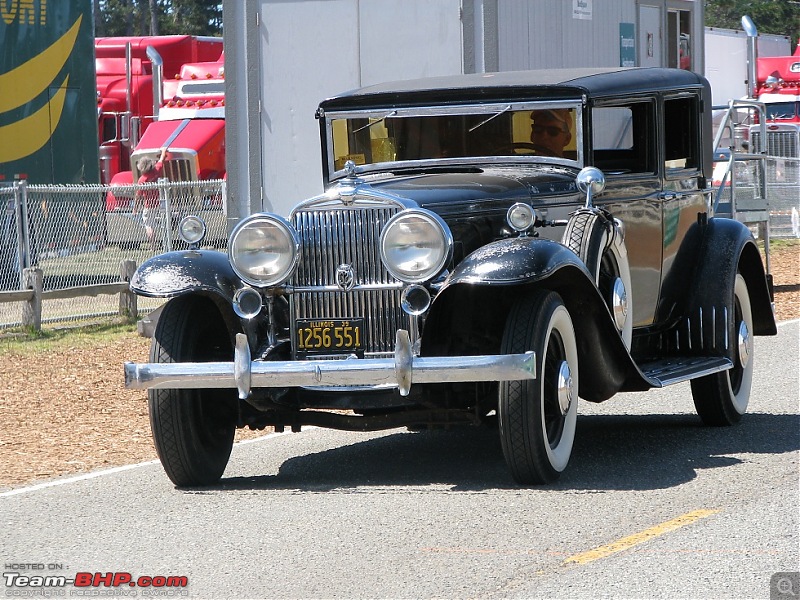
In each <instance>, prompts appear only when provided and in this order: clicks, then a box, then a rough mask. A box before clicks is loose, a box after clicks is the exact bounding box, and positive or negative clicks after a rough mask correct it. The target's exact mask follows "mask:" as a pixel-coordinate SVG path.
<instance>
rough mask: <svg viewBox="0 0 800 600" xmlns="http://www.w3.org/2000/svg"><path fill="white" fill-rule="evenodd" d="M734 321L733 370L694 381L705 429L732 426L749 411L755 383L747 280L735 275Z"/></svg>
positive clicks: (730, 332)
mask: <svg viewBox="0 0 800 600" xmlns="http://www.w3.org/2000/svg"><path fill="white" fill-rule="evenodd" d="M728 305H729V306H732V307H733V310H732V316H733V321H732V323H731V324H730V325H729V326H728V339H730V340H732V341H733V344H734V353H733V354H734V355H733V367H732V368H731V369H728V370H727V371H723V372H721V373H714V374H713V375H707V376H705V377H701V378H699V379H693V380H692V397H693V398H694V406H695V408H696V409H697V414H698V415H700V418H701V419H702V420H703V423H705V424H706V425H717V426H721V425H733V424H734V423H738V422H739V420H740V419H741V418H742V415H743V414H744V413H745V412H746V411H747V404H748V403H749V401H750V386H751V384H752V381H753V313H752V309H751V307H750V296H749V294H748V291H747V283H745V280H744V277H742V276H741V275H739V274H738V273H737V274H736V279H735V281H734V286H733V303H732V304H728Z"/></svg>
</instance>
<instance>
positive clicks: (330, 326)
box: [294, 319, 364, 357]
mask: <svg viewBox="0 0 800 600" xmlns="http://www.w3.org/2000/svg"><path fill="white" fill-rule="evenodd" d="M294 333H295V336H296V340H297V344H296V345H295V351H296V354H297V356H300V357H302V356H308V355H311V354H354V353H355V354H361V353H363V352H364V319H297V321H295V326H294Z"/></svg>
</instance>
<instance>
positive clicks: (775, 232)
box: [715, 156, 800, 238]
mask: <svg viewBox="0 0 800 600" xmlns="http://www.w3.org/2000/svg"><path fill="white" fill-rule="evenodd" d="M733 168H734V175H733V179H734V181H735V184H734V186H733V197H734V199H735V208H736V214H740V213H745V212H747V211H759V210H761V209H764V208H766V210H768V211H769V225H770V237H772V238H790V237H793V238H796V237H800V158H795V157H775V156H768V157H767V158H766V159H765V160H764V161H763V162H762V161H757V160H737V161H736V162H735V164H734V166H733ZM764 177H766V186H765V188H764V189H765V190H766V197H764V196H763V194H762V186H761V180H762V178H764ZM731 195H732V194H731V186H730V182H729V181H726V183H725V185H724V186H723V187H722V189H721V190H716V189H715V198H718V199H719V203H718V205H717V214H719V215H721V216H730V214H731Z"/></svg>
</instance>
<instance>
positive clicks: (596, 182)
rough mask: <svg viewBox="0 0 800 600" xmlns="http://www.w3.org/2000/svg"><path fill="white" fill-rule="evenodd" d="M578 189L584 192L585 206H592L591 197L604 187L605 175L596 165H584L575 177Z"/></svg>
mask: <svg viewBox="0 0 800 600" xmlns="http://www.w3.org/2000/svg"><path fill="white" fill-rule="evenodd" d="M575 184H576V185H577V186H578V189H579V190H580V191H581V192H582V193H584V194H586V207H587V208H591V207H592V198H593V197H594V196H596V195H597V194H599V193H600V192H602V191H603V190H604V189H605V187H606V176H605V175H603V172H602V171H601V170H600V169H598V168H597V167H584V168H583V169H581V170H580V172H579V173H578V176H577V177H576V178H575Z"/></svg>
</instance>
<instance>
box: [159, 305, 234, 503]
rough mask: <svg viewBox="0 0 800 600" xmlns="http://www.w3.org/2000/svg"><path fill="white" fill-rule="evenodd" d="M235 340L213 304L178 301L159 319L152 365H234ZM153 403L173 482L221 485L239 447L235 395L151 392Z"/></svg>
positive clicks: (162, 452) (163, 456)
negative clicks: (235, 437) (236, 443)
mask: <svg viewBox="0 0 800 600" xmlns="http://www.w3.org/2000/svg"><path fill="white" fill-rule="evenodd" d="M229 339H230V338H229V336H228V333H227V330H226V327H225V325H224V323H223V321H222V319H221V318H220V315H219V312H218V311H217V309H216V307H215V306H214V305H213V304H212V303H211V302H210V301H209V300H207V299H205V298H199V297H192V296H183V297H181V298H175V299H173V300H170V301H169V302H168V303H167V305H166V306H165V307H164V310H163V312H162V313H161V316H160V317H159V319H158V324H157V325H156V330H155V332H154V334H153V341H152V344H151V346H150V362H154V363H173V362H210V361H225V360H233V349H232V347H231V344H230V341H229ZM147 400H148V408H149V411H150V427H151V429H152V431H153V441H154V443H155V447H156V452H157V453H158V457H159V459H160V460H161V464H162V465H163V467H164V470H165V471H166V473H167V476H169V478H170V479H171V480H172V482H173V483H174V484H175V485H177V486H180V487H188V486H201V485H209V484H213V483H215V482H216V481H218V480H219V478H220V477H222V473H223V471H225V466H226V465H227V464H228V459H229V458H230V455H231V449H232V447H233V435H234V432H235V430H236V414H237V413H236V409H237V405H236V402H237V400H236V395H235V391H233V390H192V389H163V390H162V389H155V390H154V389H151V390H148V393H147Z"/></svg>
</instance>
